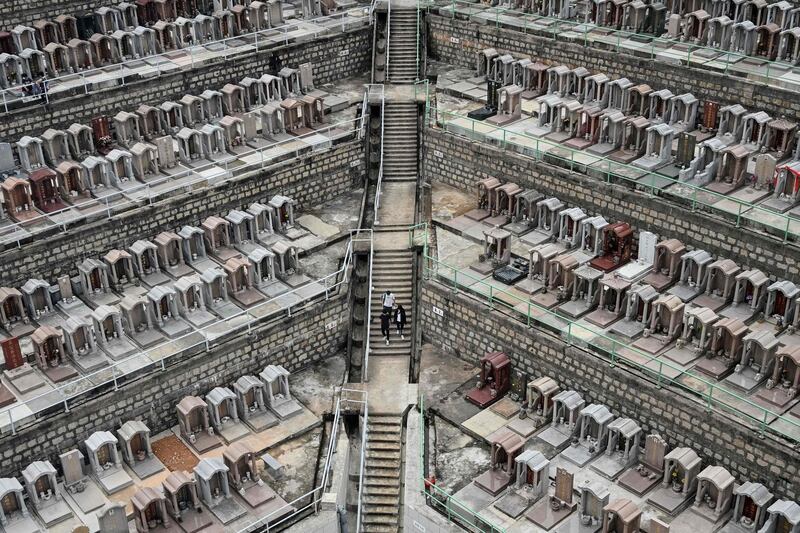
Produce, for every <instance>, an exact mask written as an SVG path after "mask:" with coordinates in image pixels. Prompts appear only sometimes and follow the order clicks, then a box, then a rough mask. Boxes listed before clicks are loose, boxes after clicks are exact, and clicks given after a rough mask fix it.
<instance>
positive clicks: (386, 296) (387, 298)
mask: <svg viewBox="0 0 800 533" xmlns="http://www.w3.org/2000/svg"><path fill="white" fill-rule="evenodd" d="M394 302H395V297H394V293H393V292H392V291H390V290H387V291H386V292H384V293H383V297H382V298H381V303H382V304H383V312H384V313H386V314H389V313H391V312H392V311H393V310H394Z"/></svg>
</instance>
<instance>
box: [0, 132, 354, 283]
mask: <svg viewBox="0 0 800 533" xmlns="http://www.w3.org/2000/svg"><path fill="white" fill-rule="evenodd" d="M363 177H364V144H363V142H361V141H359V140H353V141H349V142H346V143H343V144H340V145H337V146H334V147H333V148H332V149H331V150H328V151H325V152H320V153H310V154H307V155H304V156H303V157H301V158H298V159H291V160H288V161H283V162H281V163H279V164H278V165H276V166H275V167H272V168H268V169H266V170H264V171H254V172H251V173H249V174H245V175H242V176H238V177H236V178H235V179H232V180H229V181H227V182H223V183H221V184H219V185H217V186H212V187H206V188H204V189H200V190H195V191H191V192H185V193H182V194H179V195H176V196H172V197H169V198H167V199H164V200H161V201H158V202H155V203H153V204H151V205H144V206H142V207H137V208H134V209H131V210H129V211H126V212H123V213H120V214H119V215H114V216H112V218H111V219H110V220H109V219H106V218H103V219H100V220H97V221H95V222H91V223H88V224H85V225H82V226H76V227H72V228H69V230H68V231H67V232H66V233H57V234H54V235H52V236H46V235H39V236H37V237H36V238H35V239H34V240H33V241H32V242H30V243H28V244H24V245H22V247H20V248H11V249H9V250H6V251H5V252H3V253H0V286H8V287H19V286H21V285H23V284H24V283H25V281H26V280H27V279H30V278H42V279H46V280H50V281H51V282H54V281H55V279H56V278H57V277H58V276H60V275H63V274H70V275H71V274H75V273H76V272H77V270H76V268H77V263H79V262H81V261H83V259H85V258H87V257H94V258H97V257H102V256H103V255H105V254H106V252H108V251H109V250H111V249H114V248H127V247H128V246H130V245H131V244H133V243H134V242H135V241H136V240H138V239H151V238H153V237H155V236H156V235H157V234H159V233H160V232H162V231H166V230H175V229H180V228H181V227H182V226H184V225H187V224H188V225H195V226H196V225H199V224H200V223H201V222H202V221H203V220H204V219H205V218H206V217H208V216H210V215H225V214H227V213H228V211H230V210H231V209H234V208H241V207H246V206H247V205H249V204H251V203H252V202H254V201H257V200H263V199H265V198H269V197H271V196H272V195H274V194H277V193H281V194H284V195H287V196H290V197H293V198H295V199H296V200H297V202H298V204H299V207H300V209H302V208H304V207H309V206H313V205H317V204H320V203H323V202H327V201H328V200H331V199H332V198H334V197H336V196H338V195H340V194H342V193H344V192H346V191H348V190H351V189H352V188H353V187H358V186H361V184H362V183H363Z"/></svg>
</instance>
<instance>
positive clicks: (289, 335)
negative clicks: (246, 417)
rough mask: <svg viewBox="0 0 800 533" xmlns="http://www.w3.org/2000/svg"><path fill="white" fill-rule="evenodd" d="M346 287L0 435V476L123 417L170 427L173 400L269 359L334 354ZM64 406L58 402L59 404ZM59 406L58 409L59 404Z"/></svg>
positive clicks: (253, 370)
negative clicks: (248, 330) (290, 312)
mask: <svg viewBox="0 0 800 533" xmlns="http://www.w3.org/2000/svg"><path fill="white" fill-rule="evenodd" d="M346 293H347V290H346V287H344V288H343V290H342V291H340V293H339V295H338V296H336V297H334V298H331V299H330V300H328V301H327V302H320V303H318V304H316V305H314V306H311V307H309V308H307V309H305V310H303V311H299V312H298V313H297V314H294V315H293V316H292V317H291V318H285V317H284V318H281V319H278V320H277V321H274V322H272V323H270V324H267V325H263V326H261V327H259V328H256V329H254V330H253V333H252V334H251V335H247V334H242V335H238V336H237V337H235V338H233V339H230V340H228V341H225V342H223V343H221V344H219V345H217V346H214V347H213V348H211V349H210V350H209V351H208V352H205V351H200V352H199V353H196V354H194V355H192V356H189V355H184V356H182V357H180V358H179V359H178V360H177V361H176V360H175V359H174V358H171V359H170V360H169V366H167V370H166V371H159V370H156V371H155V372H153V373H150V374H147V375H144V376H142V377H140V378H138V379H136V380H133V381H130V382H128V383H126V384H124V385H121V386H120V387H119V390H113V388H111V390H108V391H106V392H105V393H103V394H102V395H100V396H97V397H93V398H91V399H89V400H87V401H84V402H82V403H79V404H77V405H76V404H73V405H70V411H69V413H64V412H60V413H58V414H49V415H48V416H47V417H46V418H42V419H41V420H38V421H36V423H34V424H33V425H30V426H27V427H24V428H22V429H20V430H19V431H18V432H17V434H16V435H11V434H10V433H8V434H5V435H3V436H2V437H0V457H2V461H0V477H9V476H19V473H20V471H21V470H22V469H23V468H25V467H26V466H27V465H29V464H30V463H31V462H32V461H35V460H44V459H49V460H50V461H52V462H53V464H58V462H57V459H58V454H59V453H63V452H65V451H68V450H70V449H73V448H75V447H77V446H78V445H82V444H83V441H84V440H86V438H88V437H89V435H91V434H92V433H93V432H95V431H99V430H109V431H115V430H116V429H118V428H119V427H120V426H121V425H122V424H123V423H125V422H126V421H128V420H134V419H139V420H142V421H143V422H144V423H145V424H147V426H148V427H149V428H150V431H151V434H152V435H155V434H157V433H159V432H161V431H166V430H168V429H170V428H171V427H173V426H175V425H176V424H177V423H178V422H177V418H176V416H175V405H176V404H177V403H178V402H179V401H180V400H181V399H182V398H183V397H184V396H187V395H195V396H200V397H202V396H204V395H205V394H206V393H207V392H209V391H210V390H211V389H213V388H214V387H217V386H230V385H231V384H232V382H233V381H235V380H236V379H237V378H238V377H239V376H242V375H244V374H254V375H258V373H259V372H261V370H263V368H264V367H265V366H267V365H268V364H281V365H283V366H284V367H286V369H287V370H289V371H290V372H292V373H294V372H297V371H298V370H300V369H302V368H305V367H307V366H309V365H311V364H312V363H315V362H318V361H321V360H323V359H325V358H327V357H330V356H332V355H334V354H336V353H337V352H338V351H339V350H341V349H342V348H343V347H344V346H346V343H347V325H348V315H349V313H348V309H347V307H348V306H347V297H346ZM330 324H334V325H333V327H331V328H330V329H328V328H327V327H326V326H328V325H330ZM59 409H61V408H59ZM62 411H63V409H62Z"/></svg>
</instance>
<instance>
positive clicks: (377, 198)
mask: <svg viewBox="0 0 800 533" xmlns="http://www.w3.org/2000/svg"><path fill="white" fill-rule="evenodd" d="M372 87H380V98H381V145H380V151H381V157H380V161H379V163H378V180H377V183H376V187H375V202H374V206H375V209H374V210H375V215H374V218H373V225H374V226H378V225H379V224H380V221H379V219H378V212H379V211H380V208H381V194H382V193H381V187H382V185H383V145H384V142H383V141H384V139H383V137H384V132H385V128H384V125H385V124H386V117H385V113H386V95H385V92H384V86H383V85H371V86H370V89H372Z"/></svg>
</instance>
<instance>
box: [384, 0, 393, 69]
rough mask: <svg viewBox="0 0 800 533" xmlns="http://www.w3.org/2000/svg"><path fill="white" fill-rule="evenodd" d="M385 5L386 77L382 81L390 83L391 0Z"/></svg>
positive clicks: (387, 0)
mask: <svg viewBox="0 0 800 533" xmlns="http://www.w3.org/2000/svg"><path fill="white" fill-rule="evenodd" d="M386 5H387V7H386V76H384V79H385V80H386V81H387V82H391V81H392V80H391V79H389V51H390V50H391V48H392V44H391V43H392V41H391V35H392V0H386Z"/></svg>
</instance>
